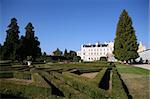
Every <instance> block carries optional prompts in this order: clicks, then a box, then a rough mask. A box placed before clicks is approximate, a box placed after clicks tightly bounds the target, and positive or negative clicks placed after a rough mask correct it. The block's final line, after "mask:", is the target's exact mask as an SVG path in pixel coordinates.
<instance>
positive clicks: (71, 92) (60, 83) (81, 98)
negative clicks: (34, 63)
mask: <svg viewBox="0 0 150 99" xmlns="http://www.w3.org/2000/svg"><path fill="white" fill-rule="evenodd" d="M41 74H42V75H43V76H44V77H45V78H46V79H47V80H48V81H49V82H51V83H52V84H53V85H54V86H55V87H57V88H58V89H60V90H61V91H62V92H63V93H64V95H65V97H67V98H69V99H70V98H71V99H72V98H74V99H86V98H87V99H91V98H90V97H89V96H87V95H85V94H83V93H81V92H79V91H77V90H75V89H74V88H72V87H70V86H69V85H68V84H66V83H65V80H64V79H63V77H62V76H61V75H59V73H55V72H53V73H52V74H53V75H55V77H54V76H53V75H51V74H48V73H47V72H41ZM56 75H59V76H60V77H59V79H61V80H59V79H56Z"/></svg>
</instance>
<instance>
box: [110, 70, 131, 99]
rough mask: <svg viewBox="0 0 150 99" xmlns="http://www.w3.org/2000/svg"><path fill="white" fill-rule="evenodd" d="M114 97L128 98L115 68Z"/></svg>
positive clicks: (113, 78)
mask: <svg viewBox="0 0 150 99" xmlns="http://www.w3.org/2000/svg"><path fill="white" fill-rule="evenodd" d="M112 96H113V97H117V98H119V99H127V98H128V97H127V95H126V93H125V91H124V88H123V85H122V83H121V80H120V78H119V75H118V74H117V70H116V68H113V74H112Z"/></svg>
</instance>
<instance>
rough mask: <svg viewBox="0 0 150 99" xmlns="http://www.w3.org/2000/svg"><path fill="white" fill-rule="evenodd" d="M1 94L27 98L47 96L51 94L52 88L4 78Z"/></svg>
mask: <svg viewBox="0 0 150 99" xmlns="http://www.w3.org/2000/svg"><path fill="white" fill-rule="evenodd" d="M0 94H4V95H13V96H17V97H25V98H41V97H42V98H46V97H49V95H50V94H51V89H50V88H44V87H37V86H35V85H33V84H27V85H23V84H21V83H20V84H19V83H18V82H17V81H9V80H7V81H5V80H3V81H1V84H0ZM3 98H5V97H3Z"/></svg>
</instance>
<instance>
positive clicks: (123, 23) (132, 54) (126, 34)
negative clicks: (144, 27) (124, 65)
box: [113, 10, 138, 61]
mask: <svg viewBox="0 0 150 99" xmlns="http://www.w3.org/2000/svg"><path fill="white" fill-rule="evenodd" d="M137 50H138V44H137V38H136V35H135V30H134V28H133V26H132V19H131V17H130V16H129V15H128V13H127V11H126V10H123V12H122V14H121V16H120V18H119V21H118V24H117V30H116V37H115V42H114V52H113V53H114V55H115V58H116V59H118V60H120V61H128V60H131V59H136V58H138V53H137Z"/></svg>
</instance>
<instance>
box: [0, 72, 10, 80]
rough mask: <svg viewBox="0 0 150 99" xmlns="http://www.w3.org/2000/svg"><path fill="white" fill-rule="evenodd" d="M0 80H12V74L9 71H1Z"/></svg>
mask: <svg viewBox="0 0 150 99" xmlns="http://www.w3.org/2000/svg"><path fill="white" fill-rule="evenodd" d="M0 78H13V72H11V71H1V72H0Z"/></svg>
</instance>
